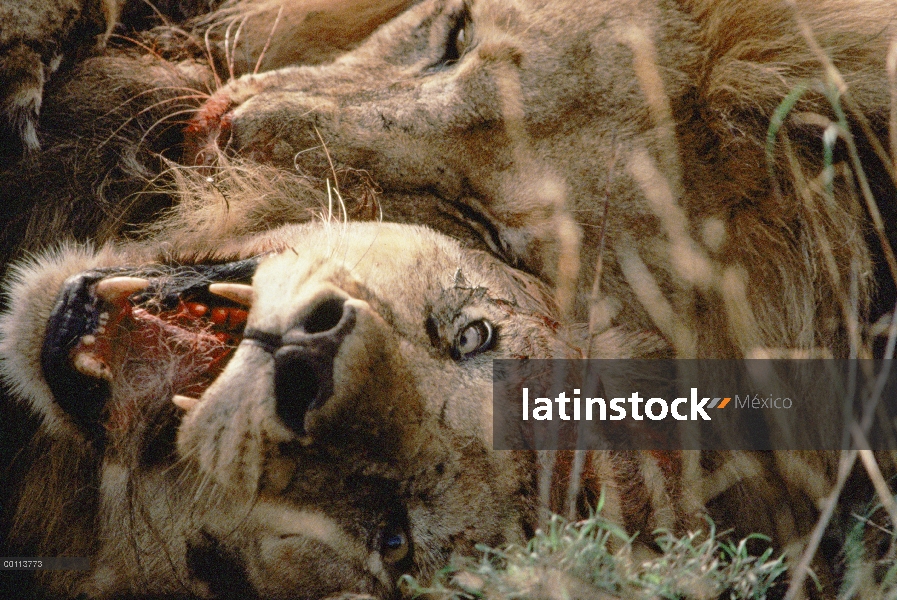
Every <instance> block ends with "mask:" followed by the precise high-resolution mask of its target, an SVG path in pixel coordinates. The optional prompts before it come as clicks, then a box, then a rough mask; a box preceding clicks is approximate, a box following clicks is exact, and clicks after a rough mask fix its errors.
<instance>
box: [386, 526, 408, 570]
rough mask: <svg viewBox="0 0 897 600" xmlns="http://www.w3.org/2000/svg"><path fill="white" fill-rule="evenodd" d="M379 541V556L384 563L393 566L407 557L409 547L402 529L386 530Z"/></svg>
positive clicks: (406, 536)
mask: <svg viewBox="0 0 897 600" xmlns="http://www.w3.org/2000/svg"><path fill="white" fill-rule="evenodd" d="M381 539H382V542H381V544H380V546H381V547H380V555H381V556H382V557H383V560H384V561H385V562H386V563H388V564H391V565H394V564H396V563H398V562H400V561H401V560H402V559H404V558H405V557H406V556H408V551H409V549H410V547H411V545H410V544H409V543H408V535H407V534H406V533H405V530H404V529H401V528H398V527H396V528H391V529H387V530H385V531H384V532H383V537H382V538H381Z"/></svg>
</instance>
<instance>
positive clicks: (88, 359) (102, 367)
mask: <svg viewBox="0 0 897 600" xmlns="http://www.w3.org/2000/svg"><path fill="white" fill-rule="evenodd" d="M73 364H74V366H75V369H76V370H77V371H78V372H79V373H83V374H84V375H87V376H89V377H96V378H97V379H105V380H106V381H112V372H111V371H110V370H109V367H107V366H106V364H105V363H103V361H101V360H100V359H98V358H97V357H95V356H93V355H92V354H89V353H87V352H79V353H78V354H77V355H76V356H75V360H74V361H73Z"/></svg>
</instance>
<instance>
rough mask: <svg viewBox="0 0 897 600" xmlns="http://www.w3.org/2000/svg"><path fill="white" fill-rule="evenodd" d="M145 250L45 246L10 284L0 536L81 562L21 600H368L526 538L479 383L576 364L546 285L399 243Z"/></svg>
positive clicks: (328, 238) (407, 230) (349, 240)
mask: <svg viewBox="0 0 897 600" xmlns="http://www.w3.org/2000/svg"><path fill="white" fill-rule="evenodd" d="M159 243H160V244H162V240H159ZM163 245H164V244H163ZM159 247H160V245H145V244H137V245H131V246H118V247H114V246H112V247H105V248H101V249H99V250H90V249H88V248H84V247H74V246H68V247H62V248H60V249H58V250H56V251H55V252H49V253H47V254H45V255H43V256H41V257H38V258H36V259H34V260H32V261H30V262H27V263H23V264H20V265H18V266H17V268H16V270H15V275H14V276H13V280H12V283H11V284H10V285H9V288H8V291H9V293H10V298H11V305H10V308H9V310H8V311H7V312H6V313H5V314H4V315H3V316H2V319H0V339H2V342H0V356H2V359H0V370H2V375H3V377H4V380H5V381H6V383H7V384H9V385H10V386H11V387H12V389H13V390H14V392H15V394H16V395H17V396H18V397H20V398H23V399H24V400H26V401H27V402H28V403H29V405H30V407H31V409H32V410H33V411H34V412H35V413H36V414H39V415H40V416H41V417H42V419H43V425H42V427H41V430H40V432H39V434H38V435H37V436H36V438H35V439H34V440H33V442H32V444H31V445H30V447H29V449H28V453H29V456H28V457H27V459H25V460H26V461H27V463H28V467H27V469H25V470H24V472H23V473H21V481H19V482H18V488H17V494H16V496H17V498H18V500H17V501H16V502H14V503H13V504H12V505H13V506H15V507H17V508H16V510H15V519H14V524H13V528H12V532H11V534H10V540H11V541H12V543H13V544H14V547H15V548H17V549H18V550H19V551H22V552H26V553H27V554H29V555H35V556H37V555H39V556H73V555H74V556H86V557H90V559H91V569H90V570H89V571H47V572H42V573H40V574H39V575H40V580H39V581H40V587H41V589H42V590H43V591H44V592H45V593H48V594H50V595H51V596H53V597H75V596H78V595H79V594H85V595H86V596H87V597H90V598H110V597H120V596H130V595H141V596H165V595H176V594H184V595H189V596H191V597H194V596H195V597H222V596H223V597H232V595H233V594H235V593H239V594H242V596H241V597H264V598H287V597H290V598H293V597H302V598H325V597H328V596H334V595H339V594H342V593H355V594H367V595H371V596H376V597H384V598H385V597H390V596H391V594H393V593H394V591H395V584H396V579H397V578H398V576H399V575H400V574H403V573H410V574H414V575H415V576H419V577H421V578H422V579H426V578H427V577H429V576H431V575H432V574H433V573H434V572H435V571H436V570H437V569H439V568H441V567H443V566H444V565H445V564H446V563H447V561H448V560H449V558H450V557H451V556H452V555H453V554H455V553H465V552H467V553H469V552H472V551H473V550H474V546H475V544H478V543H490V544H501V543H504V542H507V541H517V542H522V541H524V540H525V539H526V536H527V535H531V534H532V531H533V529H534V527H535V518H536V502H535V501H534V494H533V493H532V491H531V488H532V486H533V484H534V479H533V473H534V472H535V471H534V468H533V465H532V464H528V462H529V460H531V457H530V458H529V459H524V455H523V454H513V453H507V452H494V451H493V450H492V440H491V435H492V420H491V410H492V409H491V399H492V377H491V374H492V368H491V364H492V359H493V358H495V357H521V356H530V357H534V358H535V357H542V358H544V357H560V356H568V357H572V356H578V351H577V350H575V348H574V347H573V346H571V345H570V344H569V343H568V342H567V341H566V340H565V339H564V337H563V335H562V332H561V331H560V330H558V329H557V328H556V327H554V326H551V325H550V324H551V323H552V322H553V319H554V314H555V312H556V308H555V306H554V302H553V299H552V297H551V293H550V291H549V289H548V288H547V287H546V286H545V285H544V284H542V283H540V282H539V281H537V280H536V279H535V278H533V277H532V276H530V275H527V274H525V273H522V272H519V271H517V270H515V269H512V268H510V267H508V266H507V265H506V264H504V263H502V262H500V261H498V260H496V259H495V258H493V257H492V256H490V255H489V254H488V253H486V252H483V251H475V250H467V249H465V248H463V247H462V246H461V245H460V244H459V243H458V242H457V241H455V240H452V239H450V238H447V237H445V236H443V235H441V234H438V233H436V232H434V231H432V230H428V229H425V228H421V227H416V226H410V225H394V224H387V223H382V224H380V223H369V224H339V223H323V222H314V223H310V224H305V225H292V226H285V227H284V228H281V229H277V230H273V231H269V232H265V233H262V234H259V235H255V236H247V237H246V238H244V239H240V240H235V241H234V243H233V244H232V245H231V246H230V247H211V248H206V249H205V252H203V253H202V254H198V252H199V250H200V249H199V248H197V247H192V248H189V249H186V248H178V247H171V246H169V247H168V248H167V249H166V250H163V251H161V252H160V251H158V248H159ZM48 290H58V293H47V291H48Z"/></svg>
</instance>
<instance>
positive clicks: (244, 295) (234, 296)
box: [209, 283, 255, 308]
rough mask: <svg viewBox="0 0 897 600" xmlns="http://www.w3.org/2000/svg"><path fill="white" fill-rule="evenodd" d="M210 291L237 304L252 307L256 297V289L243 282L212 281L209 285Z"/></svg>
mask: <svg viewBox="0 0 897 600" xmlns="http://www.w3.org/2000/svg"><path fill="white" fill-rule="evenodd" d="M209 293H210V294H215V295H216V296H221V297H222V298H227V299H228V300H232V301H234V302H236V303H237V304H242V305H243V306H245V307H247V308H250V307H252V301H253V300H254V299H255V291H254V290H253V289H252V286H250V285H246V284H243V283H212V284H210V285H209Z"/></svg>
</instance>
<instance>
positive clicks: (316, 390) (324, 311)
mask: <svg viewBox="0 0 897 600" xmlns="http://www.w3.org/2000/svg"><path fill="white" fill-rule="evenodd" d="M346 300H347V297H345V296H344V295H338V294H336V293H326V294H325V295H324V296H322V297H319V298H315V300H314V301H313V303H312V306H311V307H310V310H309V311H308V314H307V315H306V316H305V317H304V318H303V319H302V320H301V322H300V323H299V324H298V325H297V326H296V327H294V328H293V329H291V330H290V331H288V332H287V333H286V334H284V335H283V336H277V335H272V334H269V333H266V332H263V331H259V330H256V329H249V330H247V331H246V334H245V336H244V343H250V344H258V345H260V346H261V347H262V348H263V349H265V350H266V351H268V352H270V353H271V354H272V355H273V357H274V395H275V398H276V400H277V415H278V416H279V417H280V418H281V420H283V422H284V424H286V425H287V427H289V428H290V429H292V430H293V431H295V432H296V433H297V434H299V435H302V434H304V433H305V414H306V412H307V411H308V410H311V409H314V408H318V407H320V406H321V405H323V404H324V402H326V401H327V399H328V398H330V397H331V396H332V395H333V363H334V360H335V358H336V355H337V353H338V352H339V349H340V345H341V344H342V342H343V340H344V339H345V338H346V336H347V335H349V333H351V332H352V330H353V329H354V327H355V322H356V310H357V308H356V306H355V305H353V304H350V303H348V302H346Z"/></svg>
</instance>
